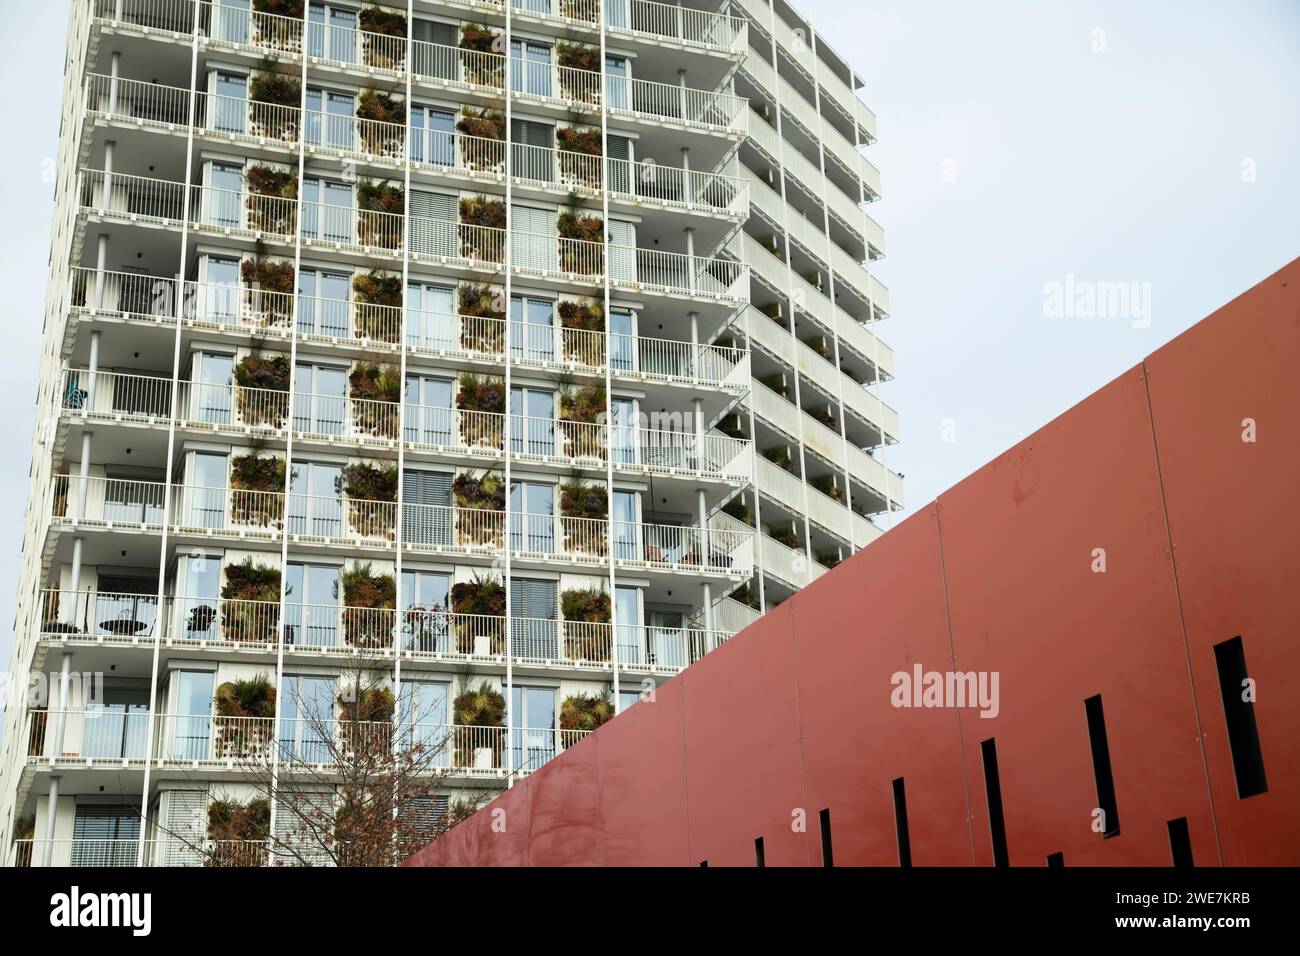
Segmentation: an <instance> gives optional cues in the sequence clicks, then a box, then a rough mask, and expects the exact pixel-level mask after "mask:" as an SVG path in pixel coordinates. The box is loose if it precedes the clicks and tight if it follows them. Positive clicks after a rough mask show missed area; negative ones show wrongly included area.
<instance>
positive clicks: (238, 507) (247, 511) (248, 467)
mask: <svg viewBox="0 0 1300 956" xmlns="http://www.w3.org/2000/svg"><path fill="white" fill-rule="evenodd" d="M286 477H287V475H286V466H285V461H284V459H283V458H276V457H274V456H267V457H263V456H262V455H259V454H258V452H257V450H256V449H255V450H253V452H252V453H251V454H247V455H235V456H233V457H231V459H230V492H231V493H230V518H231V520H232V521H234V522H235V523H237V524H246V525H255V526H257V527H260V528H272V527H274V528H282V527H283V526H284V483H285V478H286Z"/></svg>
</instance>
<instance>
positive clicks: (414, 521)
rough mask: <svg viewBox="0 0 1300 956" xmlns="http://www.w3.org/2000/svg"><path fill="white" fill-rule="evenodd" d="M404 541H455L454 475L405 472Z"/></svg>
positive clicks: (443, 543)
mask: <svg viewBox="0 0 1300 956" xmlns="http://www.w3.org/2000/svg"><path fill="white" fill-rule="evenodd" d="M402 503H403V509H402V510H403V514H402V540H403V541H414V542H416V543H418V544H425V545H434V546H448V545H450V544H451V475H450V474H448V473H446V472H439V471H418V470H408V471H405V472H403V474H402Z"/></svg>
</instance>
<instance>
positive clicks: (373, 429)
mask: <svg viewBox="0 0 1300 956" xmlns="http://www.w3.org/2000/svg"><path fill="white" fill-rule="evenodd" d="M348 396H349V397H350V398H351V399H352V418H353V421H354V422H355V423H356V426H357V428H360V429H362V430H363V431H366V432H369V433H370V434H371V435H378V436H380V437H383V438H396V437H397V427H398V424H399V421H400V418H399V411H400V403H401V401H402V375H401V372H400V371H399V370H398V369H397V368H396V367H394V366H392V365H377V364H375V363H373V362H358V363H357V364H356V365H355V366H353V368H352V372H351V373H350V374H349V375H348Z"/></svg>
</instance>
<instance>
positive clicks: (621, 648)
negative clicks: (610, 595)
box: [614, 586, 645, 664]
mask: <svg viewBox="0 0 1300 956" xmlns="http://www.w3.org/2000/svg"><path fill="white" fill-rule="evenodd" d="M640 623H641V592H640V590H639V589H637V588H629V587H623V586H619V587H616V588H614V632H615V635H616V639H617V641H618V660H619V663H620V664H644V663H645V648H644V647H643V646H642V643H643V642H642V640H641V628H640V627H638V626H637V625H639V624H640Z"/></svg>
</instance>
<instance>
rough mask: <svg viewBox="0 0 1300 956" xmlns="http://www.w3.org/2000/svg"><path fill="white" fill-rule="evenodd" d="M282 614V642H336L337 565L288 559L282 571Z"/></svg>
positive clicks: (312, 644) (334, 644) (325, 644)
mask: <svg viewBox="0 0 1300 956" xmlns="http://www.w3.org/2000/svg"><path fill="white" fill-rule="evenodd" d="M284 618H285V622H284V623H285V628H284V640H285V643H287V644H297V645H306V646H308V647H337V646H339V644H340V641H339V569H338V568H337V567H336V566H334V565H328V564H299V563H294V562H290V564H289V566H288V572H287V574H286V575H285V601H284Z"/></svg>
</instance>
